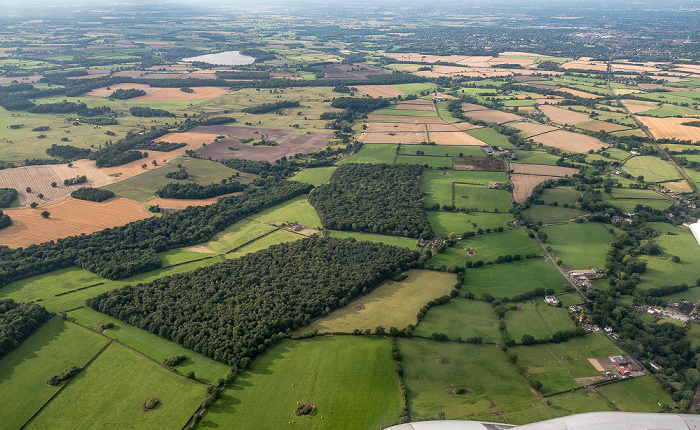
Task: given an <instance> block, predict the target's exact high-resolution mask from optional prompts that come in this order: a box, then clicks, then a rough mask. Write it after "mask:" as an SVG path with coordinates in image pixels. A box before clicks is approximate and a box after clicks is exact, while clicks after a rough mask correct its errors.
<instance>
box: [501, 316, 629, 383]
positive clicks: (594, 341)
mask: <svg viewBox="0 0 700 430" xmlns="http://www.w3.org/2000/svg"><path fill="white" fill-rule="evenodd" d="M570 321H571V320H569V322H570ZM513 351H515V352H516V353H517V354H518V358H519V362H520V363H521V364H522V365H524V366H526V367H527V369H528V373H529V374H530V375H531V378H532V379H535V380H538V381H540V382H541V383H542V389H541V390H540V392H541V393H542V394H551V393H557V392H559V391H564V390H568V389H573V388H576V387H578V384H577V383H576V381H575V378H584V377H593V376H601V375H602V373H601V372H599V371H597V370H596V369H595V367H593V365H592V364H591V363H590V362H589V361H588V359H589V358H598V357H600V358H604V357H608V356H610V355H617V354H621V353H622V351H620V350H619V349H618V348H617V347H616V346H615V345H614V344H613V343H612V342H611V341H610V340H609V339H608V338H607V337H605V335H604V334H602V333H591V334H587V335H586V336H584V337H577V338H573V339H571V340H568V341H566V342H562V343H545V344H541V345H531V346H517V347H514V348H513Z"/></svg>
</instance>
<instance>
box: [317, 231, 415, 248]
mask: <svg viewBox="0 0 700 430" xmlns="http://www.w3.org/2000/svg"><path fill="white" fill-rule="evenodd" d="M326 235H328V236H330V237H337V238H340V239H345V238H347V237H354V238H355V239H357V240H366V241H369V242H375V243H383V244H386V245H391V246H398V247H400V248H408V249H415V248H416V243H417V241H416V240H415V239H409V238H406V237H398V236H382V235H380V234H368V233H355V232H348V231H338V230H328V231H327V232H326Z"/></svg>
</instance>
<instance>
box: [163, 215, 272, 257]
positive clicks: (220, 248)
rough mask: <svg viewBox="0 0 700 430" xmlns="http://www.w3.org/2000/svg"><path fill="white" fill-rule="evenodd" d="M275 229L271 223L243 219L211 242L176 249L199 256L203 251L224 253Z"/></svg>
mask: <svg viewBox="0 0 700 430" xmlns="http://www.w3.org/2000/svg"><path fill="white" fill-rule="evenodd" d="M275 229H276V227H274V226H271V225H267V224H262V223H259V222H255V221H250V220H241V221H238V222H237V223H235V224H233V225H232V226H230V227H228V228H227V229H226V230H223V231H221V232H219V233H217V234H216V235H214V237H212V238H211V240H210V241H209V242H206V243H203V244H201V245H195V246H192V247H190V248H185V249H190V250H191V251H185V250H182V251H181V250H175V252H178V253H180V252H188V253H190V252H194V254H195V255H197V254H198V255H199V258H202V254H201V253H202V252H215V253H218V254H223V253H225V252H228V251H231V250H232V249H236V248H238V247H240V246H243V245H245V244H246V243H248V242H250V241H253V240H255V239H257V238H259V237H261V236H264V235H265V234H267V233H270V232H272V231H274V230H275Z"/></svg>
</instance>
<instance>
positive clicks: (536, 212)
mask: <svg viewBox="0 0 700 430" xmlns="http://www.w3.org/2000/svg"><path fill="white" fill-rule="evenodd" d="M525 214H527V217H528V218H529V219H530V222H532V223H533V224H537V223H539V222H542V223H544V224H549V223H558V222H567V221H571V220H572V219H575V218H578V217H580V216H582V215H585V214H586V212H584V211H582V210H580V209H574V208H565V207H562V206H549V205H532V206H530V208H529V209H527V210H525Z"/></svg>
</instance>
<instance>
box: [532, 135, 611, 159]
mask: <svg viewBox="0 0 700 430" xmlns="http://www.w3.org/2000/svg"><path fill="white" fill-rule="evenodd" d="M532 140H534V141H535V142H538V143H541V144H543V145H546V146H551V147H553V148H559V149H563V150H566V151H571V152H578V153H581V154H585V153H587V152H588V151H589V150H591V149H592V150H594V151H597V150H599V149H600V148H602V147H604V146H605V145H604V144H603V142H601V141H600V140H598V139H596V138H594V137H591V136H586V135H584V134H579V133H572V132H570V131H564V130H557V131H552V132H550V133H545V134H540V135H539V136H534V137H533V138H532Z"/></svg>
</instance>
